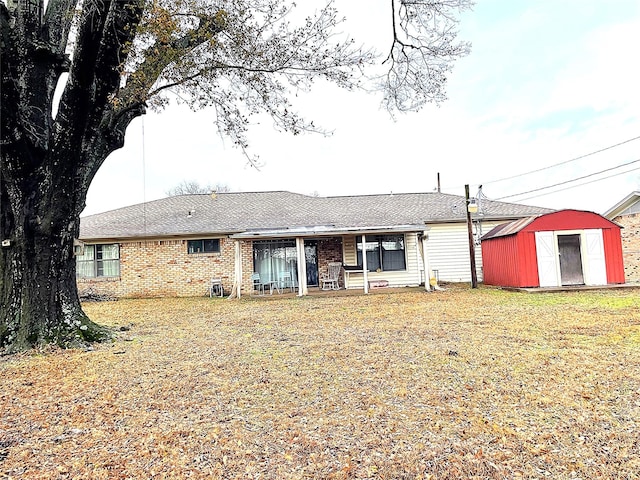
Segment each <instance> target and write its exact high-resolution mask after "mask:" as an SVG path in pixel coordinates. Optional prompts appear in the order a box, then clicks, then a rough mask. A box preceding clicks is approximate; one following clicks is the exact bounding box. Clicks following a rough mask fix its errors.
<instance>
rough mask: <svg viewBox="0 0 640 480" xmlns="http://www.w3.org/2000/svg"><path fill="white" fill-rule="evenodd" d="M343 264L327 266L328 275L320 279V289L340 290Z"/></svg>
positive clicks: (334, 263)
mask: <svg viewBox="0 0 640 480" xmlns="http://www.w3.org/2000/svg"><path fill="white" fill-rule="evenodd" d="M341 269H342V263H340V262H329V263H328V264H327V273H326V274H324V275H322V277H320V288H322V290H340V270H341Z"/></svg>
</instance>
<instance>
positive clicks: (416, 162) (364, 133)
mask: <svg viewBox="0 0 640 480" xmlns="http://www.w3.org/2000/svg"><path fill="white" fill-rule="evenodd" d="M388 4H389V1H388V0H339V1H338V2H337V5H338V7H340V8H342V11H343V12H344V13H345V14H346V15H347V16H348V18H349V24H348V26H349V31H351V30H353V32H354V35H355V36H356V38H358V39H361V40H362V41H364V42H367V43H374V44H376V45H377V46H378V47H379V48H380V49H382V48H384V46H385V45H386V44H388V42H387V41H386V40H385V36H386V33H385V34H382V33H381V32H386V30H385V28H386V26H387V25H386V22H385V19H387V18H388V17H387V15H388V12H387V9H388V8H389V7H388ZM460 38H462V39H465V40H469V41H470V42H472V44H473V47H472V52H471V55H469V56H468V57H466V58H464V59H462V60H460V61H459V62H458V63H457V64H456V66H455V68H454V71H453V74H452V76H451V78H450V80H449V86H448V89H447V91H448V96H449V100H448V101H447V102H446V103H444V104H443V105H441V106H440V107H437V106H435V105H429V106H427V107H425V108H424V109H423V110H422V111H420V112H418V113H411V114H404V115H400V116H399V117H398V118H396V120H395V121H394V120H392V119H391V118H390V117H389V114H388V113H387V112H385V111H383V110H381V109H380V97H377V96H375V95H371V94H365V93H360V92H355V93H354V92H346V91H342V90H339V89H338V88H333V87H327V86H322V85H320V86H319V88H318V89H317V90H315V91H314V92H313V93H312V94H310V95H304V96H301V97H299V98H298V103H297V104H296V105H297V106H298V107H299V110H300V111H301V112H304V113H305V114H306V116H307V118H309V119H312V120H314V122H315V123H316V124H320V125H322V126H323V127H325V128H326V129H328V130H332V131H333V134H332V135H331V136H329V137H322V136H320V135H314V134H306V135H301V136H298V137H293V136H291V135H288V134H283V133H279V132H276V131H275V130H273V128H272V126H271V124H270V123H269V122H264V124H256V125H255V126H253V127H252V129H251V132H250V141H251V142H252V145H251V151H252V152H253V153H255V154H258V155H259V156H260V162H261V163H262V164H263V166H262V167H261V168H260V170H256V169H255V168H253V167H251V166H248V165H247V162H246V160H245V159H244V157H243V156H242V155H241V153H240V152H239V151H238V150H237V149H235V148H233V146H232V145H231V142H229V141H228V140H225V139H223V138H221V137H220V136H219V135H218V134H217V133H216V131H215V129H214V125H213V120H212V119H213V117H212V115H213V112H211V111H201V112H197V113H194V112H190V111H188V110H186V109H184V108H181V107H171V108H169V109H167V110H166V111H165V112H163V113H161V114H153V113H150V114H147V115H146V116H145V117H144V119H137V120H135V121H134V122H133V123H132V124H131V125H130V127H129V129H128V131H127V141H126V145H125V147H124V148H123V149H122V150H119V151H117V152H115V153H113V154H112V155H111V156H110V157H109V158H108V159H107V161H106V162H105V164H104V166H103V167H102V169H101V170H100V171H99V172H98V174H97V176H96V178H95V180H94V182H93V184H92V185H91V188H90V189H89V194H88V198H87V207H86V209H85V211H84V213H83V215H87V214H92V213H97V212H102V211H106V210H111V209H114V208H119V207H122V206H126V205H132V204H136V203H142V202H144V201H150V200H155V199H158V198H162V197H164V196H165V192H166V191H167V190H169V189H170V188H172V187H174V186H175V185H177V184H178V183H180V182H181V181H182V180H196V181H198V182H199V183H201V184H203V185H206V184H212V185H215V184H216V183H222V184H226V185H228V186H229V187H230V189H231V190H232V191H244V192H248V191H266V190H288V191H292V192H297V193H302V194H315V193H317V194H319V195H323V196H328V195H361V194H377V193H389V192H394V193H402V192H430V191H434V190H435V188H436V186H437V174H438V173H440V178H441V189H442V191H443V192H445V193H454V194H459V195H464V185H465V184H470V185H471V193H472V194H475V192H476V191H477V189H478V185H479V184H482V185H483V192H484V194H485V195H486V196H487V197H489V198H491V199H504V200H505V201H512V202H516V203H525V204H530V205H538V206H544V207H550V208H558V209H560V208H577V209H583V210H591V211H595V212H597V213H603V212H604V211H605V210H607V209H608V208H610V207H611V206H613V205H614V204H616V203H617V202H618V201H620V200H622V198H624V197H625V196H626V195H628V194H629V193H631V192H632V191H634V190H638V189H640V169H639V168H640V139H638V140H633V141H628V140H630V139H633V138H635V137H640V68H639V67H640V65H639V63H640V62H639V61H638V58H639V56H638V52H637V48H638V45H640V2H638V1H637V0H562V1H557V0H535V1H534V0H521V1H513V0H479V1H478V2H477V5H476V7H475V8H474V10H473V11H472V12H467V13H465V14H464V15H463V16H462V17H461V24H460ZM627 141H628V142H627ZM622 142H627V143H624V144H623V145H620V146H618V147H615V148H610V149H608V150H606V151H604V152H601V153H598V154H595V155H590V156H587V157H585V158H582V159H579V160H575V161H569V160H572V159H574V158H576V157H579V156H582V155H586V154H589V153H592V152H595V151H598V150H601V149H605V148H607V147H610V146H613V145H615V144H619V143H622ZM562 162H566V163H564V164H563V165H560V166H557V167H553V168H546V167H551V166H553V165H555V164H559V163H562ZM631 162H635V163H631ZM623 164H628V165H627V166H626V167H622V168H615V167H618V166H620V165H623ZM538 169H544V170H542V171H540V172H537V173H533V174H529V175H522V176H518V177H515V178H511V179H509V180H502V181H496V180H501V179H504V178H507V177H513V176H516V175H520V174H523V173H526V172H530V171H532V170H538ZM634 169H635V170H634ZM604 170H608V171H606V172H603V173H601V174H598V175H592V174H594V173H595V172H599V171H604ZM625 172H626V173H625ZM583 176H585V177H586V178H584V179H583V180H581V181H578V182H573V183H564V184H563V185H559V186H557V187H555V188H552V189H550V190H541V191H536V192H531V193H528V194H527V193H525V194H523V195H519V196H512V195H515V194H522V193H523V192H528V191H531V190H536V189H540V188H542V187H546V186H550V185H554V184H558V183H561V182H569V181H570V180H573V179H576V178H578V177H583ZM587 176H588V177H587ZM604 177H610V178H607V179H603V178H604ZM602 179H603V180H602ZM587 182H589V183H587ZM576 184H584V185H583V186H580V187H577V188H567V187H572V186H575V185H576ZM550 191H551V192H553V191H555V192H556V193H553V194H548V193H549V192H550ZM545 193H547V195H543V196H539V195H541V194H545Z"/></svg>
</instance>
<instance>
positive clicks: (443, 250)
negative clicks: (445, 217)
mask: <svg viewBox="0 0 640 480" xmlns="http://www.w3.org/2000/svg"><path fill="white" fill-rule="evenodd" d="M501 223H504V222H482V232H484V233H486V232H488V231H489V230H491V229H492V228H493V227H495V226H496V225H500V224H501ZM429 227H430V230H429V240H428V241H427V250H428V252H427V255H428V258H429V263H430V266H431V269H432V270H437V271H438V280H439V281H441V282H470V281H471V262H470V261H469V234H468V230H467V224H466V223H441V224H433V225H429ZM474 228H476V226H475V225H474ZM474 232H475V230H474ZM475 257H476V276H477V278H478V281H479V282H481V281H482V280H483V276H482V250H481V248H480V245H476V246H475Z"/></svg>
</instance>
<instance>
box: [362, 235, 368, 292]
mask: <svg viewBox="0 0 640 480" xmlns="http://www.w3.org/2000/svg"><path fill="white" fill-rule="evenodd" d="M362 279H363V280H364V293H369V269H368V268H367V239H366V238H365V234H364V233H363V234H362Z"/></svg>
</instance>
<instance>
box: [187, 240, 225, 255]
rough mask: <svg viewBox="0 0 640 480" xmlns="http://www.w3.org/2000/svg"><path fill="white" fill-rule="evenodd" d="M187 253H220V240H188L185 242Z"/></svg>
mask: <svg viewBox="0 0 640 480" xmlns="http://www.w3.org/2000/svg"><path fill="white" fill-rule="evenodd" d="M187 252H189V253H220V239H219V238H207V239H204V240H189V241H188V242H187Z"/></svg>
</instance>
